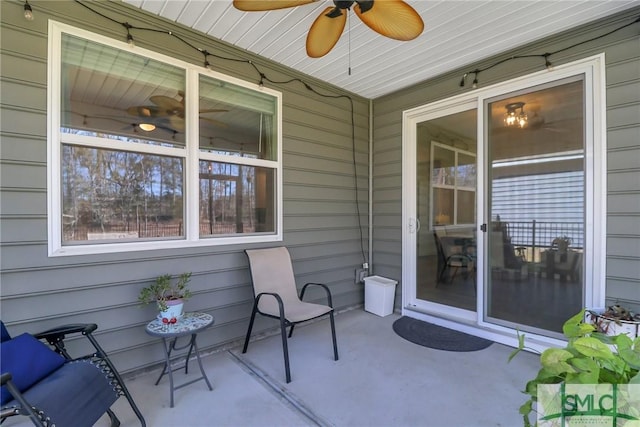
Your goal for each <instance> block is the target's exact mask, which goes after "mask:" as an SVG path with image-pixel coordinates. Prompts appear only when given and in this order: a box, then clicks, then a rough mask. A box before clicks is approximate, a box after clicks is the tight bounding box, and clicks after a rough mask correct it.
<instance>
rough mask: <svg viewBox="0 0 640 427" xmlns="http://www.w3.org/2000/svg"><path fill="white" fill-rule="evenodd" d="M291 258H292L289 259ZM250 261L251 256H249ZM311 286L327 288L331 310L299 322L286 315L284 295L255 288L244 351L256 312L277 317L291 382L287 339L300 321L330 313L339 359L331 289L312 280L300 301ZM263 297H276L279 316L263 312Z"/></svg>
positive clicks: (302, 290) (306, 285)
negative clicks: (261, 307)
mask: <svg viewBox="0 0 640 427" xmlns="http://www.w3.org/2000/svg"><path fill="white" fill-rule="evenodd" d="M245 253H246V254H247V257H249V254H248V253H247V251H246V250H245ZM289 260H290V259H289ZM249 262H251V261H250V258H249ZM249 270H250V272H251V269H249ZM251 280H252V282H253V272H251ZM309 286H320V287H321V288H322V289H324V290H325V292H326V295H327V306H328V307H330V308H331V310H330V311H329V312H328V313H324V314H321V315H319V316H314V317H310V318H307V319H304V320H301V321H297V322H292V321H290V320H288V319H287V318H286V316H285V307H284V302H283V300H282V297H281V296H280V295H278V294H277V293H275V292H261V293H259V294H258V295H255V288H254V295H255V298H254V302H253V309H252V311H251V319H250V320H249V327H248V329H247V335H246V337H245V341H244V346H243V347H242V353H243V354H244V353H246V352H247V348H248V346H249V340H250V338H251V330H252V329H253V324H254V321H255V318H256V314H258V313H259V314H261V315H263V316H266V317H269V318H272V319H277V320H279V322H280V335H281V337H282V352H283V354H284V367H285V375H286V381H287V383H290V382H291V368H290V364H289V347H288V345H287V339H288V338H291V336H292V335H293V329H294V328H295V326H296V325H297V324H299V323H303V322H306V321H308V320H312V319H316V318H319V317H322V316H326V315H327V314H328V315H329V321H330V323H331V338H332V341H333V356H334V360H336V361H337V360H338V358H339V357H338V343H337V340H336V326H335V320H334V316H333V312H334V310H333V300H332V298H331V291H330V290H329V287H328V286H327V285H325V284H323V283H314V282H310V283H306V284H305V285H304V286H303V287H302V289H301V291H300V295H299V297H298V298H299V299H300V301H302V300H303V298H304V294H305V291H306V290H307V287H309ZM261 298H275V299H276V301H277V303H278V310H279V315H278V316H274V315H271V314H268V313H263V312H262V311H260V309H259V308H258V304H259V302H260V299H261ZM287 327H289V328H290V329H289V334H288V336H287Z"/></svg>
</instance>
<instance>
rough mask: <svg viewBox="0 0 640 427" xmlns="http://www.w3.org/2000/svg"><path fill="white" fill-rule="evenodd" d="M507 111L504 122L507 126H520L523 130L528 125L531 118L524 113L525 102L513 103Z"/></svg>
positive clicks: (507, 107)
mask: <svg viewBox="0 0 640 427" xmlns="http://www.w3.org/2000/svg"><path fill="white" fill-rule="evenodd" d="M505 108H506V109H507V113H506V116H505V118H504V122H505V124H506V125H507V126H518V127H520V128H523V127H525V126H526V125H527V121H528V120H529V118H528V117H527V113H525V112H524V102H512V103H510V104H507V105H506V106H505Z"/></svg>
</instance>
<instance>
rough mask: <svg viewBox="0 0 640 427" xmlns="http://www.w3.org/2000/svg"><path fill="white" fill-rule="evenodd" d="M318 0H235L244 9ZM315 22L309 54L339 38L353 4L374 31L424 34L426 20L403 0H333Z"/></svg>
mask: <svg viewBox="0 0 640 427" xmlns="http://www.w3.org/2000/svg"><path fill="white" fill-rule="evenodd" d="M316 1H318V0H233V6H234V7H235V8H236V9H238V10H242V11H245V12H259V11H268V10H276V9H285V8H290V7H296V6H302V5H305V4H309V3H315V2H316ZM333 4H334V6H333V7H328V8H326V9H325V10H324V11H323V12H322V13H321V14H320V15H319V16H318V17H317V18H316V20H315V21H314V22H313V24H312V25H311V28H310V29H309V33H308V34H307V55H309V56H310V57H312V58H320V57H322V56H324V55H326V54H327V53H329V51H330V50H331V49H333V47H334V46H335V45H336V43H337V42H338V39H340V36H341V35H342V31H343V30H344V26H345V23H346V21H347V14H346V11H348V10H350V9H351V6H354V4H355V6H354V7H353V9H354V11H355V12H356V15H358V18H360V20H362V22H364V23H365V24H366V25H367V26H368V27H369V28H371V29H372V30H373V31H375V32H377V33H379V34H381V35H383V36H386V37H389V38H392V39H395V40H402V41H408V40H413V39H415V38H416V37H418V36H419V35H420V34H422V30H423V29H424V22H423V21H422V18H421V17H420V15H419V14H418V12H416V11H415V9H413V8H412V7H411V6H409V5H408V4H407V3H405V2H404V1H403V0H355V1H354V0H352V1H338V0H334V1H333Z"/></svg>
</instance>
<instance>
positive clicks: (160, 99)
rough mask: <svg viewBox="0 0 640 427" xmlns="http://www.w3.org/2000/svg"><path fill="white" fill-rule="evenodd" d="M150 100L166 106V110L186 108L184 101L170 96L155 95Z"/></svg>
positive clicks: (163, 106)
mask: <svg viewBox="0 0 640 427" xmlns="http://www.w3.org/2000/svg"><path fill="white" fill-rule="evenodd" d="M183 99H184V98H183ZM149 100H150V101H151V102H153V103H154V104H156V105H157V106H158V107H161V108H164V109H166V110H180V109H184V104H183V103H182V102H180V101H178V100H177V99H175V98H172V97H170V96H164V95H154V96H152V97H150V98H149Z"/></svg>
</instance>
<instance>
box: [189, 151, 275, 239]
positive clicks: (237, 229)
mask: <svg viewBox="0 0 640 427" xmlns="http://www.w3.org/2000/svg"><path fill="white" fill-rule="evenodd" d="M275 188H276V182H275V170H273V169H268V168H262V167H254V166H243V165H235V164H230V163H218V162H208V161H200V235H201V236H214V235H229V234H237V233H244V234H247V233H260V232H266V233H273V232H275V222H276V221H275V218H276V211H275Z"/></svg>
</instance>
